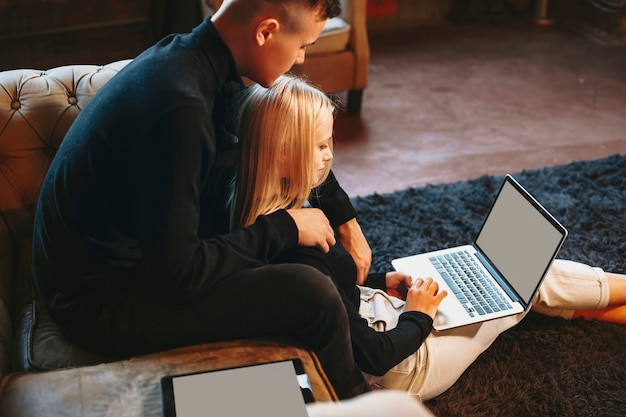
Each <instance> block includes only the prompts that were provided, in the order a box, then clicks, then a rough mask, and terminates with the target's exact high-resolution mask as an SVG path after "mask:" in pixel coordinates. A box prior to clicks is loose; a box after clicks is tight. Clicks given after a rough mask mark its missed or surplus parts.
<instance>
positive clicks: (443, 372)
mask: <svg viewBox="0 0 626 417" xmlns="http://www.w3.org/2000/svg"><path fill="white" fill-rule="evenodd" d="M398 301H399V300H397V299H394V298H393V297H390V296H388V295H387V294H385V293H384V292H382V291H379V290H372V289H370V288H362V289H361V307H360V312H361V314H362V315H363V317H365V318H366V319H368V321H369V322H370V326H371V327H372V328H375V329H377V330H381V329H383V328H386V329H390V328H392V327H394V326H395V325H396V323H397V319H398V316H399V315H400V314H401V313H402V311H403V309H404V304H403V303H402V302H398ZM608 302H609V287H608V282H607V278H606V275H605V274H604V271H602V269H600V268H592V267H590V266H588V265H584V264H580V263H577V262H572V261H564V260H559V259H557V260H555V261H554V263H553V264H552V267H551V268H550V271H549V272H548V275H547V276H546V278H545V279H544V282H543V283H542V285H541V287H540V289H539V293H538V295H537V297H536V298H535V301H534V303H533V309H534V310H536V311H538V312H540V313H542V314H547V315H551V316H561V317H565V318H571V317H572V315H573V313H574V311H575V310H589V309H599V308H605V307H607V305H608ZM524 316H525V313H521V314H517V315H514V316H509V317H504V318H501V319H496V320H490V321H486V322H483V323H478V324H473V325H469V326H464V327H459V328H455V329H449V330H444V331H433V332H432V333H431V334H430V335H429V336H428V337H427V338H426V340H425V342H424V343H423V344H422V346H421V347H420V348H419V349H418V350H417V352H415V353H414V354H412V355H410V356H409V357H407V358H406V359H405V360H403V361H402V362H400V363H399V364H398V365H396V366H395V367H393V368H392V369H391V370H390V371H389V372H387V373H386V374H385V375H383V376H381V377H376V376H371V375H366V378H367V379H368V381H369V382H370V384H376V385H379V386H380V387H383V388H387V389H395V390H403V391H408V392H409V393H410V394H412V395H415V396H417V397H419V399H420V400H422V401H426V400H429V399H431V398H434V397H436V396H437V395H439V394H441V393H443V392H444V391H446V390H447V389H448V388H450V387H451V386H452V385H453V384H454V383H455V382H456V380H457V379H458V378H459V377H460V376H461V374H463V372H465V370H466V369H467V368H468V367H469V366H470V365H471V364H472V362H474V361H475V360H476V358H477V357H478V356H479V355H480V354H481V353H482V352H484V351H485V350H486V349H487V348H488V347H489V346H490V345H491V344H492V343H493V342H494V340H496V338H497V337H498V336H499V335H500V333H502V332H504V331H505V330H507V329H509V328H511V327H513V326H515V325H516V324H517V323H519V322H520V321H521V320H522V319H523V318H524Z"/></svg>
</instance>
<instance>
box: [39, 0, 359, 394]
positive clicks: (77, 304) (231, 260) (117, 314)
mask: <svg viewBox="0 0 626 417" xmlns="http://www.w3.org/2000/svg"><path fill="white" fill-rule="evenodd" d="M338 13H339V6H338V4H337V0H261V1H259V0H231V1H226V2H225V3H224V4H223V5H222V7H221V8H220V9H219V11H218V12H217V13H216V14H215V15H214V16H213V17H212V18H211V19H210V20H206V21H205V22H203V23H202V24H201V25H199V26H198V27H197V28H195V29H194V31H193V32H192V33H191V34H184V35H176V36H168V37H166V38H164V39H163V40H162V41H160V42H159V43H157V44H156V45H155V46H153V47H152V48H150V49H148V50H146V51H145V52H144V53H142V54H141V55H140V56H138V57H137V58H136V59H135V60H133V62H131V63H130V64H129V65H128V66H127V67H125V68H124V69H123V70H122V71H121V72H120V73H119V74H118V75H117V76H116V77H114V78H113V79H112V80H111V81H110V82H109V83H108V84H107V85H106V86H105V87H103V88H102V90H101V91H100V92H99V93H98V94H97V95H96V96H95V97H94V98H93V99H92V101H91V102H90V103H89V105H88V106H86V108H85V109H84V110H83V112H81V114H80V115H79V117H78V118H77V119H76V121H75V122H74V124H73V125H72V127H71V129H70V130H69V132H68V134H67V136H66V138H65V139H64V142H63V145H62V146H61V147H60V149H59V151H58V153H57V155H56V157H55V159H54V161H53V163H52V165H51V167H50V170H49V172H48V174H47V176H46V179H45V181H44V184H43V185H42V190H41V195H40V200H39V205H38V208H37V214H36V219H35V230H34V241H33V257H34V272H35V280H36V283H37V287H38V290H39V292H40V294H41V296H42V298H43V299H44V300H45V302H46V303H47V306H48V308H49V310H50V314H51V315H52V317H53V318H54V319H55V320H56V321H57V322H58V323H59V325H60V327H61V329H62V330H63V332H64V334H65V335H66V336H67V337H68V338H69V339H70V340H71V341H73V342H74V343H76V344H78V345H81V346H83V347H85V348H87V349H90V350H93V351H95V352H99V353H102V354H107V355H115V356H119V357H123V356H127V355H132V354H137V353H147V352H154V351H159V350H163V349H168V348H172V347H176V346H183V345H189V344H193V343H199V342H211V341H219V340H228V339H237V338H255V337H288V338H290V339H292V340H295V341H297V342H299V343H301V344H303V345H304V346H306V347H307V348H309V349H312V350H313V351H315V352H316V354H317V355H318V357H319V359H320V361H321V363H322V365H323V366H324V369H325V371H326V373H327V375H328V377H329V379H330V381H331V382H332V383H333V386H334V387H335V390H336V391H337V393H338V395H339V396H340V397H341V398H348V397H351V396H354V395H356V394H359V393H361V392H363V391H366V390H368V388H369V387H368V385H367V383H365V381H364V379H363V377H362V375H361V373H360V371H359V370H358V368H357V367H356V365H355V364H354V359H353V356H352V350H351V345H350V336H349V330H348V323H347V316H346V312H345V309H344V308H343V305H342V302H341V299H340V297H339V295H338V293H337V290H336V289H335V286H334V284H333V283H332V282H331V280H330V279H329V278H328V277H327V276H325V275H323V274H321V273H319V272H318V271H316V270H315V269H313V268H311V267H308V266H305V265H297V264H295V265H281V264H279V265H272V264H271V261H272V259H273V258H275V257H277V256H278V255H279V254H280V253H282V252H284V251H286V250H288V249H290V248H293V247H295V246H298V245H299V246H308V247H317V248H319V249H320V250H322V251H328V250H329V248H330V246H332V245H333V244H334V243H335V237H334V233H333V227H336V228H337V229H338V230H339V237H340V238H341V240H342V242H344V244H345V246H346V247H347V248H348V249H349V250H350V252H351V253H352V254H353V256H354V257H355V258H356V259H357V260H358V259H360V260H361V261H360V265H361V267H362V269H363V270H367V268H368V267H369V259H368V252H369V246H367V243H366V242H365V239H364V237H363V235H362V233H361V232H360V228H359V226H358V223H357V222H356V220H355V218H354V215H355V214H354V209H353V208H352V206H351V205H350V202H349V199H348V197H347V196H346V194H345V193H344V192H343V190H342V189H341V188H340V187H339V186H338V184H337V183H336V181H334V178H333V177H331V180H330V181H329V182H327V184H325V185H324V192H323V193H321V195H322V196H323V197H322V199H321V201H320V207H322V208H323V209H324V212H325V213H324V212H322V211H321V210H318V209H296V210H289V211H284V210H282V211H279V212H277V213H274V214H272V215H269V216H261V217H260V218H259V219H258V220H257V221H256V222H255V223H254V224H253V225H251V226H249V227H246V228H244V229H240V230H235V231H229V230H228V224H229V207H228V205H229V198H230V194H231V189H230V185H231V183H232V179H233V175H234V172H233V167H234V161H235V155H234V151H235V144H236V140H235V139H234V136H233V133H234V132H235V129H234V126H233V125H234V118H233V115H234V114H235V112H236V106H237V96H238V93H239V92H240V90H241V89H242V88H243V84H242V82H241V77H246V78H249V79H251V80H253V81H256V82H258V83H259V84H261V85H264V86H270V85H272V84H273V82H274V80H275V79H276V78H277V77H278V76H279V75H281V74H282V73H284V72H285V71H287V70H288V69H289V68H290V67H291V66H292V65H293V64H294V63H296V64H298V63H301V62H303V61H304V57H305V50H306V47H307V46H308V45H310V44H312V43H313V42H315V40H316V39H317V37H318V36H319V34H320V32H321V30H322V28H323V26H324V24H325V21H326V19H327V18H329V17H333V16H335V15H336V14H338ZM329 219H330V220H329ZM369 256H371V255H369Z"/></svg>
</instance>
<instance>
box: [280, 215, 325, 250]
mask: <svg viewBox="0 0 626 417" xmlns="http://www.w3.org/2000/svg"><path fill="white" fill-rule="evenodd" d="M287 213H288V214H289V215H290V216H291V218H292V219H293V221H294V222H295V223H296V227H297V228H298V245H299V246H307V247H317V248H319V249H320V250H321V251H322V252H324V253H328V251H330V247H331V246H333V245H334V244H335V243H337V241H336V240H335V233H334V232H333V228H332V227H330V222H329V221H328V218H327V217H326V216H325V215H324V213H323V212H322V211H321V210H319V209H315V208H300V209H289V210H287Z"/></svg>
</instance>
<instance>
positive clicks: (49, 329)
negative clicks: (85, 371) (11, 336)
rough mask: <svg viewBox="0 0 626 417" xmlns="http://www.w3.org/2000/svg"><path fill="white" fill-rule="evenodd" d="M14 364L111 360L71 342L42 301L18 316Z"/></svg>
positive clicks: (39, 366)
mask: <svg viewBox="0 0 626 417" xmlns="http://www.w3.org/2000/svg"><path fill="white" fill-rule="evenodd" d="M18 330H19V334H18V335H16V340H17V343H16V349H15V352H14V356H13V358H14V361H13V368H14V370H17V371H21V370H25V371H45V370H52V369H61V368H72V367H77V366H87V365H96V364H99V363H105V362H112V361H113V360H114V359H113V358H109V357H106V356H101V355H98V354H95V353H92V352H89V351H86V350H85V349H82V348H80V347H78V346H76V345H74V344H72V343H70V342H69V341H68V340H67V339H66V338H65V336H64V335H63V333H62V332H61V330H60V329H59V326H58V325H57V324H56V323H55V322H54V320H52V318H51V317H50V315H49V314H48V311H47V309H46V308H45V306H44V305H43V303H42V302H40V301H35V302H33V303H31V304H29V305H27V306H26V307H25V308H24V310H23V311H22V313H21V314H20V317H19V320H18Z"/></svg>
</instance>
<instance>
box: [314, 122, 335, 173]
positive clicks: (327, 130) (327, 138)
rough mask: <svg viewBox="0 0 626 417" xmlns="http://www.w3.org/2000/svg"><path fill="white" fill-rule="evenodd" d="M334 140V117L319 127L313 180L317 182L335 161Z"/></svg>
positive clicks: (316, 135)
mask: <svg viewBox="0 0 626 417" xmlns="http://www.w3.org/2000/svg"><path fill="white" fill-rule="evenodd" d="M332 139H333V117H332V116H329V117H326V118H325V119H324V120H323V121H322V123H320V124H319V125H318V126H317V131H316V134H315V149H314V151H313V169H314V173H313V178H315V180H316V182H317V181H318V180H319V179H320V178H321V177H322V175H324V171H325V169H326V164H327V163H328V162H330V161H332V159H333V153H332V149H331V146H330V145H331V141H332Z"/></svg>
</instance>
